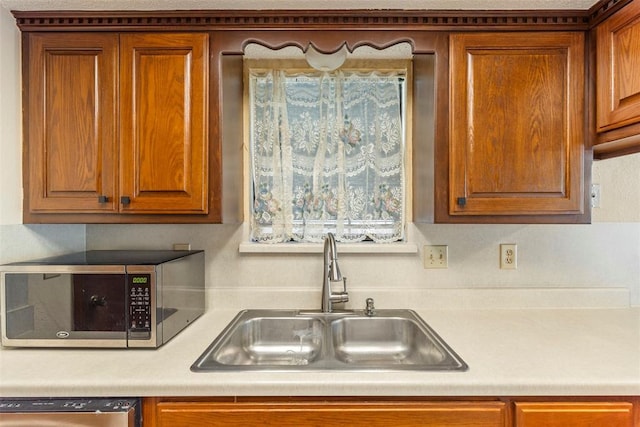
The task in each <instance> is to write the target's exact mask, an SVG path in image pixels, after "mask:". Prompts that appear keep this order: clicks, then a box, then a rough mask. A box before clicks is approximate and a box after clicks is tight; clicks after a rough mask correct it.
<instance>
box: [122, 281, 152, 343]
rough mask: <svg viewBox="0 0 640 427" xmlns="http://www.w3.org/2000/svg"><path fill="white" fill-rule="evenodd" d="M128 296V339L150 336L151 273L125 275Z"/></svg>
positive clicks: (147, 337)
mask: <svg viewBox="0 0 640 427" xmlns="http://www.w3.org/2000/svg"><path fill="white" fill-rule="evenodd" d="M127 285H128V286H127V288H128V290H129V292H128V298H129V328H128V330H129V333H128V335H129V339H149V338H150V337H151V275H150V274H129V275H127Z"/></svg>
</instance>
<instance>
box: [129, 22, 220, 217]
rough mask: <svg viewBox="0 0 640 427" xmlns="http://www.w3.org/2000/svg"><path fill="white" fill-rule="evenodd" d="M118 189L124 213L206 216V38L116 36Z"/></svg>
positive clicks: (178, 35)
mask: <svg viewBox="0 0 640 427" xmlns="http://www.w3.org/2000/svg"><path fill="white" fill-rule="evenodd" d="M120 43H121V45H120V48H121V55H120V90H121V93H120V100H121V103H120V120H121V121H120V123H121V128H120V147H121V148H120V183H121V194H122V195H123V196H128V197H130V199H131V203H130V204H129V205H126V206H124V205H123V206H122V207H121V209H122V210H123V212H127V213H207V210H208V203H207V201H208V191H209V189H208V144H207V142H208V138H207V132H208V131H207V123H208V121H207V115H208V109H207V106H208V103H207V100H208V97H207V87H208V79H207V77H208V61H207V59H208V56H207V53H208V51H209V49H208V38H207V35H206V34H196V33H194V34H123V35H121V36H120Z"/></svg>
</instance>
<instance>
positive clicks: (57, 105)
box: [25, 34, 118, 212]
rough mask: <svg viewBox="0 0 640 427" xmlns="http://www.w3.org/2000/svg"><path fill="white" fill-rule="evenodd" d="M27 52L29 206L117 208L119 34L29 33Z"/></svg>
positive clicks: (35, 208)
mask: <svg viewBox="0 0 640 427" xmlns="http://www.w3.org/2000/svg"><path fill="white" fill-rule="evenodd" d="M28 52H29V55H28V61H27V62H25V65H26V69H27V74H26V76H25V80H26V81H27V83H28V86H27V88H28V95H27V98H26V99H27V105H26V109H27V114H28V118H29V120H28V123H27V124H26V126H25V139H26V142H27V143H26V144H25V166H26V169H27V171H28V174H27V173H26V172H27V171H25V178H27V177H28V181H27V182H26V184H28V189H29V192H28V193H27V194H25V198H28V200H27V202H28V204H29V209H30V210H31V211H33V212H52V211H54V212H79V211H80V212H115V211H117V209H118V205H117V202H116V200H115V198H114V195H115V194H116V192H117V168H118V164H117V153H118V147H117V139H116V134H115V132H116V129H117V125H116V117H117V115H116V99H117V87H116V82H117V69H116V66H117V60H118V36H117V35H109V34H32V35H31V36H30V37H29V39H28ZM25 181H26V179H25ZM101 197H103V198H104V197H106V198H107V201H104V199H101Z"/></svg>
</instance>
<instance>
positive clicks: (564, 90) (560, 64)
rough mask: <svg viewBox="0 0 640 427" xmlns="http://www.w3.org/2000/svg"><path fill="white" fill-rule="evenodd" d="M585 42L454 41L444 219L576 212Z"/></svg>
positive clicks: (495, 37) (490, 37)
mask: <svg viewBox="0 0 640 427" xmlns="http://www.w3.org/2000/svg"><path fill="white" fill-rule="evenodd" d="M583 43H584V41H583V36H582V35H581V34H578V33H558V34H551V33H544V34H535V35H534V34H526V33H524V34H523V33H518V34H509V35H504V34H458V35H453V36H452V39H451V59H450V60H451V76H452V80H451V111H452V114H451V142H450V150H449V155H450V159H449V160H450V164H449V168H450V169H449V214H450V215H454V216H455V215H462V216H465V215H548V214H551V215H554V214H571V215H576V214H581V213H583V204H584V203H583V198H584V179H583V175H584V172H583V150H584V145H583V144H584V142H583V135H584V129H583V124H584V117H583V112H584V105H583V102H584V44H583Z"/></svg>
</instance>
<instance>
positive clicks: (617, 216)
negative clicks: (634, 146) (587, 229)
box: [592, 153, 640, 222]
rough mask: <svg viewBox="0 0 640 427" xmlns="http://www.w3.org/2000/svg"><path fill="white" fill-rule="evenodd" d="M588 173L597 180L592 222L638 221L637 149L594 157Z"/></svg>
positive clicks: (639, 177)
mask: <svg viewBox="0 0 640 427" xmlns="http://www.w3.org/2000/svg"><path fill="white" fill-rule="evenodd" d="M592 173H593V178H592V182H593V183H595V184H600V208H594V209H593V211H592V215H593V218H592V220H593V222H640V153H637V154H632V155H630V156H624V157H617V158H613V159H607V160H600V161H596V162H594V164H593V171H592Z"/></svg>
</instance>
